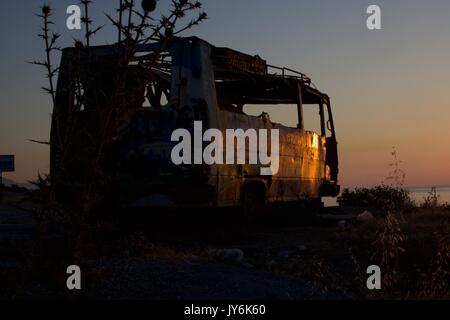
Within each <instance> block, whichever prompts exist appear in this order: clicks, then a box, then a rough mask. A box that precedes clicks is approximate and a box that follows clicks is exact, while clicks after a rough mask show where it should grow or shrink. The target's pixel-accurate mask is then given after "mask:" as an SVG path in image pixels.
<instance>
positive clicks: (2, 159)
mask: <svg viewBox="0 0 450 320" xmlns="http://www.w3.org/2000/svg"><path fill="white" fill-rule="evenodd" d="M13 171H14V155H11V154H7V155H0V172H13Z"/></svg>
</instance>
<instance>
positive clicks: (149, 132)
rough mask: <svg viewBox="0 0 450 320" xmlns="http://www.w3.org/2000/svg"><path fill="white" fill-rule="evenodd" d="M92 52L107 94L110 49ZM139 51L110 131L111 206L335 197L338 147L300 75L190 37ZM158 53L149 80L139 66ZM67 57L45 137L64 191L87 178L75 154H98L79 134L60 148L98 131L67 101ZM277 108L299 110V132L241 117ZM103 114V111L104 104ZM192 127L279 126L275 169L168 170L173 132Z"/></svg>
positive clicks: (326, 102) (325, 104) (323, 102)
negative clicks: (307, 123) (307, 121)
mask: <svg viewBox="0 0 450 320" xmlns="http://www.w3.org/2000/svg"><path fill="white" fill-rule="evenodd" d="M90 50H91V52H90V59H91V60H93V61H94V65H96V66H97V68H98V70H97V72H96V74H100V78H99V79H96V83H99V82H101V81H103V82H105V85H104V87H105V88H104V92H105V94H106V95H108V94H110V93H108V85H107V83H108V79H111V78H112V77H113V73H114V68H112V69H111V68H108V67H107V66H108V64H107V63H105V61H108V59H110V57H111V56H112V55H114V47H113V46H98V47H92V48H91V49H90ZM138 51H139V54H141V57H142V58H139V57H137V58H136V61H137V62H136V64H134V65H130V66H129V68H130V71H129V73H128V76H127V79H129V81H128V80H127V88H126V90H127V95H128V98H127V102H130V101H131V103H127V108H129V109H130V111H129V112H128V113H127V116H126V117H124V118H123V122H122V123H121V124H120V125H118V126H117V134H116V135H115V136H114V139H112V140H114V141H113V143H111V148H110V154H109V155H108V157H107V161H106V162H104V165H105V166H106V167H108V170H109V172H110V179H109V182H108V186H109V188H111V190H113V191H111V192H112V193H113V194H114V198H115V200H118V199H119V200H120V203H121V204H126V205H127V206H133V207H165V208H166V207H167V208H183V207H184V208H186V207H209V208H218V207H233V206H244V207H245V206H250V207H255V204H259V205H260V204H264V203H266V204H270V203H277V202H295V201H301V200H304V199H313V200H317V201H320V199H321V197H324V196H332V197H334V196H337V194H338V193H339V185H338V181H337V178H338V157H337V142H336V135H335V131H334V124H333V117H332V112H331V105H330V99H329V97H328V96H327V95H326V94H323V93H321V92H319V91H318V90H317V89H315V88H313V86H312V85H311V80H310V79H309V78H307V77H306V76H305V75H303V74H301V73H298V72H295V71H293V70H290V69H286V68H275V67H271V66H268V65H267V64H266V62H265V61H264V60H262V59H261V58H259V57H258V56H256V57H253V56H249V55H246V54H243V53H240V52H237V51H234V50H231V49H227V48H218V47H214V46H212V45H210V44H208V43H207V42H205V41H203V40H201V39H198V38H195V37H192V38H176V39H174V40H172V41H171V42H170V44H169V45H166V46H165V48H164V49H163V48H162V47H161V45H160V44H148V45H143V46H141V47H139V50H138ZM157 51H158V52H159V55H160V56H161V57H163V58H161V59H160V62H159V64H157V65H155V66H154V67H153V68H151V75H149V74H148V68H147V69H146V70H147V71H145V72H146V74H143V71H142V70H141V69H139V63H142V61H144V60H145V57H146V56H147V57H148V56H150V55H151V54H152V52H157ZM74 52H76V49H75V48H67V49H65V50H63V56H62V61H61V66H60V75H59V79H58V87H57V95H56V106H55V110H54V112H53V119H52V130H51V168H50V169H51V176H56V174H57V173H60V172H62V171H63V170H64V172H65V178H64V181H65V182H64V183H63V184H65V186H62V188H63V187H65V188H70V186H71V185H76V181H77V179H80V178H81V177H82V176H83V175H84V174H85V171H84V169H83V168H84V167H83V161H81V160H80V161H77V159H78V158H80V157H77V155H79V154H84V155H85V156H88V157H89V156H90V153H89V152H91V153H95V151H93V150H90V151H89V150H88V148H87V149H86V148H84V147H83V146H84V144H85V140H86V139H85V138H82V137H78V138H76V140H78V142H75V143H74V142H71V143H72V146H70V147H69V146H68V145H65V144H68V143H69V142H68V141H70V136H72V137H76V136H77V134H78V132H80V131H87V132H90V133H91V134H95V131H96V130H97V125H96V123H95V120H92V119H93V118H95V117H93V116H92V112H93V111H92V110H90V108H89V107H87V106H85V107H84V108H83V109H81V108H80V107H77V106H75V105H77V104H76V103H74V101H73V100H74V94H73V92H72V91H74V90H75V88H74V85H73V81H72V80H71V79H72V78H73V74H74V73H75V72H76V68H75V67H74V63H73V61H74V55H75V53H74ZM269 69H272V70H274V72H272V73H270V72H269ZM99 70H100V71H99ZM85 90H86V89H85ZM279 104H291V105H295V106H296V113H297V118H298V121H297V126H296V127H287V126H283V125H280V124H278V123H274V122H272V121H271V120H270V118H269V117H268V116H267V115H265V114H262V115H261V116H250V115H247V114H245V113H244V111H243V107H244V106H245V105H279ZM306 105H312V106H313V107H314V108H317V112H318V114H319V115H320V120H319V121H320V124H319V127H320V132H312V131H307V130H305V128H304V123H303V122H304V121H303V107H304V106H306ZM102 108H105V110H107V108H108V106H107V105H104V106H102ZM102 112H103V111H102ZM69 119H72V120H69ZM73 119H76V120H73ZM194 121H202V125H203V130H206V129H208V128H217V129H219V130H221V131H222V132H224V131H225V130H226V129H237V128H240V129H243V130H246V129H249V128H253V129H256V130H258V129H267V130H268V132H270V130H272V129H278V130H279V170H278V172H277V173H276V174H273V175H270V176H263V175H261V174H260V167H261V165H259V164H256V165H255V164H212V165H206V164H181V165H175V164H173V162H172V161H171V150H172V148H173V147H174V146H175V145H176V144H177V143H178V142H175V141H171V135H172V132H173V131H174V130H175V129H178V128H186V129H187V130H189V131H190V132H192V131H193V123H194ZM73 123H75V124H73ZM69 128H70V129H69ZM268 135H269V136H270V134H268ZM224 136H225V135H224ZM68 137H69V138H68ZM83 148H84V149H83ZM246 148H248V145H246ZM61 150H65V151H64V154H62V151H61ZM92 156H94V155H92ZM62 157H65V159H71V161H70V163H69V164H67V163H65V164H64V165H62V160H61V159H62ZM65 161H66V162H67V160H65ZM63 167H64V168H63ZM67 180H69V181H67Z"/></svg>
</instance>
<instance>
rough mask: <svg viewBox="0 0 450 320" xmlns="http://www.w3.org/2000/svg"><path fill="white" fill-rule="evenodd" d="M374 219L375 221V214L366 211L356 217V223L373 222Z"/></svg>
mask: <svg viewBox="0 0 450 320" xmlns="http://www.w3.org/2000/svg"><path fill="white" fill-rule="evenodd" d="M373 219H374V217H373V214H372V213H371V212H370V211H367V210H366V211H364V212H363V213H361V214H359V215H358V216H357V217H356V221H358V222H369V221H371V220H373Z"/></svg>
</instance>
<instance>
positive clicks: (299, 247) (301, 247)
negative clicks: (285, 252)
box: [297, 244, 306, 252]
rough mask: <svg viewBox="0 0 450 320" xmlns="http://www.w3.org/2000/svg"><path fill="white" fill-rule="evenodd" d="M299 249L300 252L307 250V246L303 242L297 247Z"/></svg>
mask: <svg viewBox="0 0 450 320" xmlns="http://www.w3.org/2000/svg"><path fill="white" fill-rule="evenodd" d="M297 250H298V251H300V252H303V251H306V246H304V245H303V244H301V245H299V246H298V247H297Z"/></svg>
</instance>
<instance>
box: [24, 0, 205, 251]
mask: <svg viewBox="0 0 450 320" xmlns="http://www.w3.org/2000/svg"><path fill="white" fill-rule="evenodd" d="M93 2H94V1H93V0H80V5H81V7H82V10H83V17H82V19H81V22H82V23H83V29H84V39H83V40H76V41H75V44H74V48H75V50H74V51H73V54H71V55H70V59H71V61H69V62H68V65H69V66H70V79H69V81H67V83H68V88H66V89H67V90H70V91H71V94H72V95H73V104H72V105H71V106H70V108H69V109H70V110H69V111H68V112H67V111H64V112H66V114H65V115H62V113H61V111H59V110H60V108H58V105H57V104H58V103H61V102H59V100H58V99H59V98H58V94H57V92H56V88H55V86H54V80H55V77H56V76H57V74H58V71H59V68H55V67H53V65H52V63H53V60H54V59H53V54H54V53H55V51H57V50H60V49H59V47H58V46H57V40H58V39H59V37H60V35H59V34H58V33H55V32H53V31H52V30H51V26H52V25H53V22H52V21H51V20H50V17H51V15H52V8H51V7H50V6H49V5H44V6H42V7H41V14H39V15H38V16H39V17H41V18H42V20H43V27H42V33H41V34H39V37H40V38H41V39H43V40H44V44H45V60H44V61H43V62H39V61H38V62H33V63H34V64H36V65H40V66H43V67H45V69H46V75H47V78H48V81H49V85H48V87H45V88H44V90H45V91H46V92H47V93H49V94H50V95H51V99H52V104H53V109H54V111H53V121H52V122H53V126H54V127H52V131H53V130H54V131H55V133H56V135H57V137H58V139H53V140H52V141H51V143H52V144H51V148H54V150H57V153H58V170H52V172H51V177H50V182H51V183H50V186H49V187H48V188H45V192H48V193H49V194H50V195H51V196H50V197H47V196H46V197H42V198H43V199H54V198H56V197H55V194H57V193H58V191H59V192H60V190H59V189H60V188H62V186H63V187H64V188H65V187H68V189H67V190H71V192H70V199H71V201H70V204H64V206H63V208H64V209H63V210H64V211H65V213H66V220H67V221H70V223H69V225H71V226H72V227H71V229H70V228H69V229H70V230H67V233H68V234H70V237H71V238H75V241H74V243H73V245H72V248H73V251H74V254H75V256H79V254H80V252H81V250H82V246H83V243H85V242H86V238H87V237H88V235H87V232H88V226H89V224H88V223H87V222H88V221H89V219H90V218H91V216H92V212H93V211H94V210H95V209H96V208H97V207H98V205H99V203H101V202H102V201H103V200H104V199H105V190H106V189H107V186H108V185H109V184H110V182H111V179H112V177H111V172H108V171H107V170H105V168H104V166H105V163H106V162H107V160H106V158H105V154H106V153H107V152H108V148H109V146H110V144H111V142H112V141H113V140H114V139H115V138H116V137H117V129H118V128H119V127H120V126H121V125H122V124H123V122H124V119H126V117H127V116H128V114H129V112H130V111H129V110H130V108H129V105H130V101H129V99H128V98H127V92H126V88H127V81H128V78H129V77H128V75H129V73H130V67H129V66H130V63H131V62H132V61H133V60H134V59H135V55H136V53H137V50H138V46H140V45H144V44H146V43H149V42H159V43H161V44H162V47H163V48H164V46H165V44H166V43H167V42H168V41H170V39H172V38H173V37H175V36H178V35H179V34H180V33H182V32H184V31H186V30H188V29H190V28H192V27H194V26H196V25H198V24H199V23H201V22H202V21H204V20H205V19H206V18H207V15H206V13H204V12H202V11H201V9H202V4H201V3H200V2H199V1H188V0H172V1H171V5H170V8H169V10H168V12H167V13H165V14H161V15H160V16H156V15H155V9H156V6H157V1H156V0H142V1H141V2H140V8H139V6H138V5H137V2H138V1H136V0H119V1H118V2H119V3H118V5H119V7H118V8H117V9H116V13H117V16H116V17H113V16H111V15H109V14H106V17H107V19H108V20H109V21H110V22H111V24H112V26H114V27H115V28H116V30H117V43H116V44H114V45H112V46H111V47H112V48H115V50H116V52H117V56H116V60H115V62H114V64H113V65H111V66H108V68H109V70H112V71H113V73H114V76H113V79H109V80H111V84H110V87H111V90H110V92H111V94H105V92H103V88H102V87H101V86H102V81H101V79H99V78H98V77H99V73H98V71H97V69H96V67H97V66H96V65H94V64H93V62H92V59H91V54H92V50H91V46H92V44H93V42H94V36H95V35H97V33H98V32H99V31H100V30H102V29H103V27H104V25H102V26H99V27H95V26H94V21H93V20H92V19H91V17H90V9H91V5H92V3H93ZM158 55H159V53H158V52H156V53H155V54H154V60H155V61H154V62H152V61H147V63H146V64H142V65H140V67H141V68H143V69H144V70H146V71H150V70H151V68H152V66H153V63H156V60H157V59H158ZM105 106H107V107H105ZM86 108H87V109H89V110H90V117H89V118H90V119H89V120H87V121H90V123H91V124H94V126H95V128H96V129H95V131H92V130H88V129H86V127H84V126H81V127H80V125H79V119H78V116H77V114H78V113H77V110H83V109H86ZM47 144H50V143H47ZM80 148H81V149H80ZM73 150H75V151H76V152H75V154H76V156H75V158H74V153H73V152H72V151H73ZM77 161H78V163H82V164H83V168H84V169H83V170H84V171H83V177H81V178H80V177H76V178H77V181H75V182H74V179H73V178H74V177H72V176H70V169H68V168H69V167H70V166H72V165H73V164H74V163H77ZM65 190H66V189H65ZM42 207H43V208H48V207H49V206H48V204H45V205H43V206H42ZM59 207H61V206H59ZM50 211H51V210H47V213H48V212H50ZM43 216H45V217H47V219H51V214H45V215H43ZM74 236H75V237H74Z"/></svg>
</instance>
